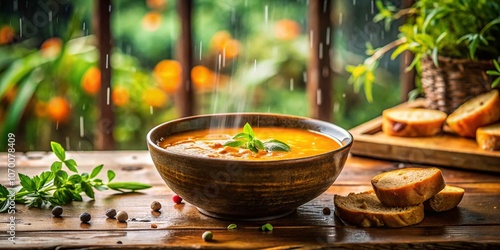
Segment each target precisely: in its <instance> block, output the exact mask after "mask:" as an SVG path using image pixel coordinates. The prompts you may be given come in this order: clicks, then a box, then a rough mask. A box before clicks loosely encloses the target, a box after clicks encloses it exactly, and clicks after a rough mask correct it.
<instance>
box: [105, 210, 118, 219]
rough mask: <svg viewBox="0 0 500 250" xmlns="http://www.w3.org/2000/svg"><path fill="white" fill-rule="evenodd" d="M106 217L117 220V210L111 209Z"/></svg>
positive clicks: (107, 211)
mask: <svg viewBox="0 0 500 250" xmlns="http://www.w3.org/2000/svg"><path fill="white" fill-rule="evenodd" d="M106 216H108V218H110V219H113V218H115V216H116V210H115V209H114V208H110V209H108V210H106Z"/></svg>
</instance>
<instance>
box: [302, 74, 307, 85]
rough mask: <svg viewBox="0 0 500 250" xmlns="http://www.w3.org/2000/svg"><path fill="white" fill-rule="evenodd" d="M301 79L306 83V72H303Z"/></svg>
mask: <svg viewBox="0 0 500 250" xmlns="http://www.w3.org/2000/svg"><path fill="white" fill-rule="evenodd" d="M302 78H303V80H304V82H305V83H307V71H304V73H302Z"/></svg>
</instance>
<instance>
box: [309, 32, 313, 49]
mask: <svg viewBox="0 0 500 250" xmlns="http://www.w3.org/2000/svg"><path fill="white" fill-rule="evenodd" d="M309 46H310V47H311V49H312V47H313V30H310V31H309Z"/></svg>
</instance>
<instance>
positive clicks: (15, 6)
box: [12, 0, 19, 11]
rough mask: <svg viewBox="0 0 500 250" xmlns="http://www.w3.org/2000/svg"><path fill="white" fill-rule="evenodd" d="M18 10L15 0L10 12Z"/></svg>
mask: <svg viewBox="0 0 500 250" xmlns="http://www.w3.org/2000/svg"><path fill="white" fill-rule="evenodd" d="M18 9H19V7H18V1H17V0H16V1H14V6H13V8H12V10H13V11H17V10H18Z"/></svg>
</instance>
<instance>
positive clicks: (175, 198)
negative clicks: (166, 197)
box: [172, 194, 182, 204]
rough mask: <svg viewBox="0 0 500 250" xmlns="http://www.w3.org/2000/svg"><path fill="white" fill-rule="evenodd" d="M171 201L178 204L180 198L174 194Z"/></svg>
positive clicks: (180, 200)
mask: <svg viewBox="0 0 500 250" xmlns="http://www.w3.org/2000/svg"><path fill="white" fill-rule="evenodd" d="M172 200H173V201H174V202H175V203H177V204H180V203H181V202H182V198H181V197H180V196H178V195H176V194H174V195H173V196H172Z"/></svg>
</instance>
